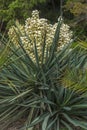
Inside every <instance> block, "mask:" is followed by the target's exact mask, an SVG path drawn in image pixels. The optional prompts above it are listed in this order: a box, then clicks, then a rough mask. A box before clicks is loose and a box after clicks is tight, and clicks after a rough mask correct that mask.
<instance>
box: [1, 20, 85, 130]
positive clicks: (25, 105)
mask: <svg viewBox="0 0 87 130" xmlns="http://www.w3.org/2000/svg"><path fill="white" fill-rule="evenodd" d="M60 26H61V20H60V21H59V22H58V27H57V30H56V32H55V36H54V39H53V43H52V44H51V47H50V50H48V48H47V49H46V53H45V45H46V42H45V41H46V37H44V44H43V48H42V61H41V63H39V58H38V50H37V46H36V42H34V52H35V58H36V63H35V62H33V60H32V59H31V57H30V56H29V54H27V52H26V50H25V49H24V48H23V45H22V43H21V39H20V38H19V45H20V47H19V49H18V48H17V49H16V47H15V46H14V45H13V46H11V47H10V51H11V57H10V58H9V62H8V63H7V64H6V65H5V66H4V68H3V70H2V71H1V73H0V122H4V121H5V122H4V124H3V128H2V130H3V129H4V128H5V127H6V126H7V125H9V124H11V123H12V122H14V121H17V120H19V119H20V118H26V121H25V122H24V124H25V125H24V127H23V129H24V130H29V128H30V130H62V129H64V128H66V129H67V130H73V127H76V128H77V127H80V128H83V129H87V85H86V79H87V74H86V73H85V71H84V70H85V68H84V66H85V63H86V62H87V50H86V49H83V48H80V47H79V46H78V45H77V46H76V47H74V48H72V49H71V45H72V43H73V42H72V41H70V43H67V45H66V46H65V47H63V48H62V50H59V51H58V52H56V46H58V45H56V44H57V43H58V42H57V41H58V39H59V32H60ZM44 55H45V56H44ZM43 61H45V62H43ZM66 74H67V75H68V76H66ZM82 74H83V75H82ZM80 75H81V76H82V77H83V78H82V79H81V76H80ZM74 76H76V77H78V80H75V79H74V80H73V78H74ZM84 78H85V81H84V80H83V79H84ZM72 80H73V82H72ZM77 81H78V82H77ZM68 82H69V83H68ZM81 82H82V83H84V84H85V85H84V84H80V83H81ZM79 85H80V89H78V87H77V86H79ZM82 85H84V86H82Z"/></svg>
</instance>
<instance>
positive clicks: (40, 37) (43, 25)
mask: <svg viewBox="0 0 87 130" xmlns="http://www.w3.org/2000/svg"><path fill="white" fill-rule="evenodd" d="M17 26H18V28H17V27H14V26H13V27H12V28H10V30H9V32H8V34H9V37H10V39H11V40H12V41H13V42H14V43H15V44H16V45H18V36H17V33H19V35H20V39H21V41H22V43H23V45H24V48H25V49H26V51H27V52H28V53H29V55H30V56H31V58H32V59H33V60H34V61H35V56H34V42H36V46H37V50H38V54H39V60H41V54H42V47H43V44H44V38H45V39H46V47H48V49H49V47H50V45H51V43H52V41H53V38H54V34H55V31H56V28H57V23H55V24H54V25H52V24H49V22H48V20H47V19H44V18H39V12H38V11H37V10H35V11H33V12H32V17H31V18H28V19H27V20H26V21H25V26H23V25H20V24H19V23H18V22H17ZM19 29H20V31H19ZM16 31H17V33H16ZM71 37H72V31H70V27H69V26H68V25H67V24H64V23H63V24H62V25H61V28H60V36H59V46H58V49H61V48H62V47H63V46H64V45H65V44H66V43H68V42H69V41H70V39H71ZM46 47H45V51H46Z"/></svg>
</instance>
